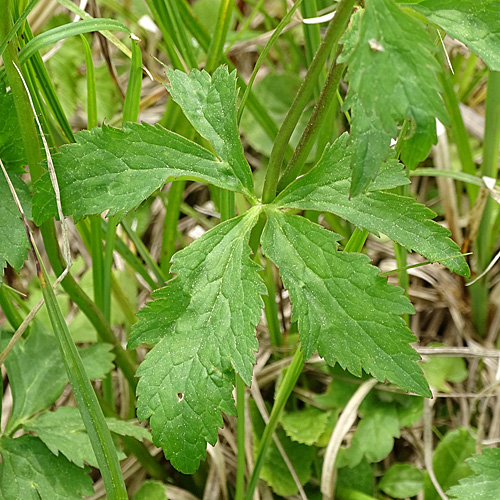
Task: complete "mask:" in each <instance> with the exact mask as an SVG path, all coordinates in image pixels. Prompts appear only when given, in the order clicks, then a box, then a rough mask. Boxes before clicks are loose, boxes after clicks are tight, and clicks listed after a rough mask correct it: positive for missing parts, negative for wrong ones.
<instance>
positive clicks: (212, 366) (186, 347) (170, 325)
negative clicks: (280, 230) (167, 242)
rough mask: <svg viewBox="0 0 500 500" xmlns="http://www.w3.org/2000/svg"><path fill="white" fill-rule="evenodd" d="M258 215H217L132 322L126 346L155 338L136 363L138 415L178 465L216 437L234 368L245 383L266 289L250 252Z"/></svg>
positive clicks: (189, 462)
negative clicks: (148, 423)
mask: <svg viewBox="0 0 500 500" xmlns="http://www.w3.org/2000/svg"><path fill="white" fill-rule="evenodd" d="M258 216H259V210H258V209H252V210H250V211H249V212H248V213H247V214H246V215H245V216H241V217H238V218H235V219H231V220H228V221H226V222H223V223H222V224H220V225H218V226H217V227H215V228H214V229H212V230H210V231H208V232H207V233H205V234H204V235H203V236H202V237H201V238H199V239H197V240H195V241H194V242H193V243H192V244H191V245H189V246H188V247H187V248H185V249H184V250H182V251H180V252H178V253H177V254H175V255H174V258H173V261H174V264H173V266H172V272H173V273H174V274H178V277H177V278H175V279H173V280H171V281H170V282H169V283H167V286H166V287H165V288H163V289H161V290H158V291H156V292H154V293H153V297H154V298H155V299H156V300H155V301H153V302H151V303H149V304H148V305H147V306H146V307H145V308H144V309H142V310H141V311H140V312H139V314H138V316H139V318H140V321H139V322H138V323H137V324H136V325H134V328H133V330H132V335H131V338H130V342H129V347H135V346H137V345H138V344H139V343H141V342H146V343H149V344H153V343H155V342H158V344H157V345H156V346H155V347H154V348H153V349H152V350H151V351H150V352H149V353H148V354H147V356H146V359H145V360H144V361H143V363H142V364H141V366H140V367H139V370H138V371H137V375H138V376H140V377H141V379H140V380H139V384H138V386H137V394H138V410H137V415H138V417H139V419H140V420H144V419H145V418H148V417H151V429H152V431H153V439H154V443H155V444H156V445H157V446H161V447H163V448H164V451H165V456H166V457H167V459H169V460H170V461H171V462H172V464H173V465H174V467H176V468H177V469H179V470H180V471H181V472H184V473H193V472H194V471H195V470H196V469H197V468H198V465H199V463H200V461H201V460H203V459H204V457H205V453H206V443H207V442H209V443H211V444H215V442H216V440H217V428H218V427H221V426H222V417H221V412H225V413H228V414H231V415H233V414H234V412H235V408H234V401H233V398H232V390H233V383H234V371H236V372H237V373H239V375H240V376H241V378H242V379H243V380H244V382H245V383H246V384H247V385H250V381H251V377H252V368H253V364H254V363H255V356H254V351H255V350H257V348H258V343H257V339H256V337H255V327H256V325H257V323H258V322H259V320H260V314H261V309H262V299H261V297H260V295H261V294H263V293H265V290H266V289H265V286H264V284H263V282H262V280H261V278H260V276H259V275H258V272H257V271H258V270H259V266H257V264H255V263H254V262H253V261H251V260H250V258H249V255H250V248H249V246H248V238H249V235H250V231H251V229H252V227H253V226H254V225H255V223H256V222H257V219H258ZM180 423H182V425H180Z"/></svg>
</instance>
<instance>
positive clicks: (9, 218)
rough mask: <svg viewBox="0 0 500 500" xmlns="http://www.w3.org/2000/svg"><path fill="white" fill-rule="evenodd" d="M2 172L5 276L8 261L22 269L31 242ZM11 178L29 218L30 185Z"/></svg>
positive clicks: (0, 266)
mask: <svg viewBox="0 0 500 500" xmlns="http://www.w3.org/2000/svg"><path fill="white" fill-rule="evenodd" d="M0 116H1V115H0ZM1 136H2V132H1V130H0V137H1ZM0 174H1V175H0V200H2V202H1V204H0V276H3V273H4V269H5V267H6V266H7V263H9V264H10V265H11V266H12V267H13V268H14V269H17V270H18V271H19V270H20V269H21V267H22V265H23V263H24V261H25V259H26V257H27V255H28V251H27V250H28V247H29V243H28V238H27V236H26V229H25V228H24V224H23V222H22V219H21V215H20V214H19V210H18V209H17V207H16V204H15V202H14V199H13V198H12V194H11V193H10V189H9V186H8V185H7V180H6V179H5V177H4V174H3V173H2V172H0ZM10 180H11V181H12V184H13V185H14V188H15V189H16V193H17V196H18V197H19V200H20V201H21V204H22V206H23V208H24V209H25V214H26V216H27V217H28V218H29V217H30V216H31V196H30V194H29V191H28V187H27V186H26V184H25V183H24V182H23V181H21V180H20V179H18V178H16V177H14V176H11V179H10Z"/></svg>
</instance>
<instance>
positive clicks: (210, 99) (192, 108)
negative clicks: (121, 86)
mask: <svg viewBox="0 0 500 500" xmlns="http://www.w3.org/2000/svg"><path fill="white" fill-rule="evenodd" d="M167 74H168V78H169V80H170V85H171V86H170V88H169V91H170V95H171V96H172V98H173V100H174V101H175V102H176V103H177V104H179V106H180V107H181V108H182V111H183V112H184V114H185V115H186V118H187V119H188V120H189V121H190V122H191V124H192V125H193V127H194V128H195V129H196V130H197V132H198V133H199V134H200V135H202V136H203V137H205V139H207V140H208V141H209V142H210V143H211V144H212V146H213V148H214V150H215V152H216V154H217V155H218V156H219V157H220V158H221V159H222V160H223V161H226V162H227V163H229V165H231V169H232V171H233V172H234V174H235V175H236V177H237V178H238V179H239V180H240V182H241V185H242V186H244V187H245V188H246V189H247V193H248V194H251V193H253V180H252V171H251V170H250V166H249V165H248V163H247V161H246V159H245V155H244V153H243V146H242V145H241V141H240V135H239V132H238V123H237V119H236V96H237V94H238V92H237V90H236V70H235V71H233V72H231V73H229V71H228V68H227V66H219V67H218V68H217V69H216V70H215V71H214V73H213V75H212V76H210V75H209V74H208V73H207V72H206V71H198V70H196V69H193V70H191V72H190V73H189V75H186V73H184V72H182V71H174V70H170V69H169V70H168V73H167Z"/></svg>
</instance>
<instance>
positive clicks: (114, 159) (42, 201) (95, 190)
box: [33, 123, 246, 224]
mask: <svg viewBox="0 0 500 500" xmlns="http://www.w3.org/2000/svg"><path fill="white" fill-rule="evenodd" d="M75 139H76V143H75V144H69V145H66V146H63V147H62V148H61V151H60V153H59V154H56V155H54V157H53V160H54V168H55V171H56V174H57V177H58V181H59V188H60V191H61V203H62V208H63V212H64V214H65V215H71V216H73V217H74V218H75V219H77V220H78V219H80V218H82V217H83V216H85V215H92V214H99V213H101V212H103V211H104V210H109V214H110V215H114V214H118V213H122V212H127V211H129V210H131V209H133V208H135V207H136V206H137V205H139V204H140V203H141V202H142V201H144V200H145V199H146V198H147V197H148V196H149V195H150V194H151V193H152V192H153V191H155V190H156V189H158V188H159V187H161V186H163V184H164V183H165V182H166V181H167V180H168V179H170V180H171V179H173V178H178V177H189V178H197V179H203V180H205V181H207V182H210V183H212V184H214V185H215V186H219V187H222V188H224V189H229V190H232V191H241V192H246V189H245V188H244V187H243V186H242V184H241V182H240V181H239V179H238V178H237V177H236V176H235V175H234V173H233V171H232V169H231V166H230V165H229V164H228V163H226V162H224V161H221V160H219V159H218V158H216V157H215V156H214V155H213V154H212V153H210V152H209V151H207V150H206V149H204V148H202V147H201V146H199V145H198V144H195V143H194V142H191V141H189V140H187V139H185V138H184V137H182V136H180V135H177V134H175V133H173V132H170V131H169V130H166V129H164V128H163V127H161V126H160V125H155V126H152V125H147V124H145V123H143V124H138V123H126V124H125V125H124V127H123V129H116V128H112V127H107V126H105V127H103V128H102V129H101V128H94V129H92V130H91V131H82V132H78V133H77V134H75ZM56 213H57V210H56V203H55V195H54V191H53V189H52V185H51V183H50V179H49V176H48V174H45V175H43V176H42V178H41V179H40V180H39V181H38V182H37V183H36V185H35V196H34V199H33V214H34V220H35V223H37V224H40V223H42V222H43V221H45V220H47V219H48V218H50V217H54V216H55V215H56Z"/></svg>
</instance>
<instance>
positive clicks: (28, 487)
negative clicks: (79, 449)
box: [0, 435, 94, 500]
mask: <svg viewBox="0 0 500 500" xmlns="http://www.w3.org/2000/svg"><path fill="white" fill-rule="evenodd" d="M0 451H1V454H2V462H1V463H0V497H1V498H2V499H4V500H20V499H23V500H24V499H26V500H28V499H40V500H81V498H82V496H90V495H93V493H94V489H93V488H92V480H91V479H90V477H89V476H88V474H87V471H86V470H85V469H81V468H79V467H77V466H76V465H74V464H72V463H71V462H69V461H68V460H67V459H66V458H65V457H63V456H62V455H61V456H58V457H56V456H55V455H54V454H53V453H51V452H50V450H49V449H48V448H47V447H46V446H45V445H44V444H43V443H42V442H41V441H40V440H39V439H38V438H36V437H32V436H26V435H25V436H21V437H20V438H17V439H11V438H8V437H5V436H4V437H3V438H2V439H1V441H0Z"/></svg>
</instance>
